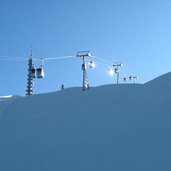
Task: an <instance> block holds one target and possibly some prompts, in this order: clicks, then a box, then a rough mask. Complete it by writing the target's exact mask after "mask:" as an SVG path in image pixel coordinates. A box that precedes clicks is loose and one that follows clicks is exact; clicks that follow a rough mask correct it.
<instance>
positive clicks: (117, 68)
mask: <svg viewBox="0 0 171 171" xmlns="http://www.w3.org/2000/svg"><path fill="white" fill-rule="evenodd" d="M113 66H114V67H115V73H116V74H117V84H119V67H122V66H123V64H122V63H116V64H113Z"/></svg>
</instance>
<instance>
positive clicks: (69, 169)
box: [0, 73, 171, 171]
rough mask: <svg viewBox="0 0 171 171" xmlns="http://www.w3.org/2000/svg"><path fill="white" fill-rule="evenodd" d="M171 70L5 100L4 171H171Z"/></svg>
mask: <svg viewBox="0 0 171 171" xmlns="http://www.w3.org/2000/svg"><path fill="white" fill-rule="evenodd" d="M170 102H171V73H168V74H165V75H163V76H161V77H159V78H157V79H155V80H152V81H151V82H148V83H146V84H144V85H142V84H135V85H134V84H120V85H104V86H100V87H95V88H91V89H90V90H88V91H85V92H83V91H82V90H81V88H70V89H65V90H64V91H58V92H54V93H46V94H39V95H33V96H29V97H17V98H15V99H10V100H6V101H1V102H0V138H1V140H0V170H1V171H20V170H21V171H23V170H24V171H114V170H116V171H129V170H130V171H134V170H137V171H144V170H149V171H161V170H162V171H169V170H171V162H170V155H171V145H170V144H171V136H170V132H171V116H170V115H171V112H170V111H171V103H170Z"/></svg>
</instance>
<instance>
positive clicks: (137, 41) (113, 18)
mask: <svg viewBox="0 0 171 171" xmlns="http://www.w3.org/2000/svg"><path fill="white" fill-rule="evenodd" d="M170 9H171V1H169V0H143V1H141V0H140V1H133V0H129V1H126V0H117V1H116V0H100V1H98V0H36V1H35V0H29V1H26V0H1V1H0V23H1V24H0V26H1V27H0V44H1V46H0V58H2V57H4V56H14V57H23V58H26V57H29V54H30V47H31V46H32V49H33V56H34V57H47V58H48V57H58V56H66V55H75V54H76V53H77V51H81V50H90V51H91V52H92V54H94V55H95V56H97V57H100V58H103V59H105V60H108V61H111V65H112V63H113V62H118V61H119V62H120V61H121V62H123V64H124V67H123V68H122V70H121V74H122V75H123V74H124V73H126V74H127V76H128V75H130V74H131V73H133V74H138V75H139V77H140V79H139V82H140V83H145V82H147V81H149V80H151V79H153V78H155V77H157V76H159V75H161V74H164V73H166V72H169V71H170V70H171V34H170V31H171V11H170ZM95 62H96V60H95ZM98 62H99V61H97V64H96V68H95V69H94V70H90V69H88V76H89V82H90V86H98V85H103V84H112V83H115V78H114V77H109V76H108V74H107V71H106V70H107V68H108V65H105V64H103V63H102V62H100V63H98ZM39 65H40V63H39V62H37V63H36V66H39ZM44 69H45V78H44V79H42V80H38V79H35V81H34V82H35V86H34V92H35V93H36V94H37V93H43V92H50V91H56V90H59V88H60V85H61V84H62V83H63V84H64V85H65V87H74V86H82V72H81V60H80V59H77V58H75V59H74V58H73V59H67V60H61V61H47V62H45V65H44ZM0 72H1V85H0V95H7V94H18V95H25V90H26V83H27V80H26V79H27V62H20V61H0Z"/></svg>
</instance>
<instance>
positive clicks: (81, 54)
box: [77, 51, 92, 91]
mask: <svg viewBox="0 0 171 171" xmlns="http://www.w3.org/2000/svg"><path fill="white" fill-rule="evenodd" d="M77 57H80V58H82V60H83V63H82V71H83V87H82V88H83V91H85V90H87V89H89V82H88V76H87V66H86V59H85V58H86V57H92V55H91V54H90V52H89V51H82V52H78V53H77Z"/></svg>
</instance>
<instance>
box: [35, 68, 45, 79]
mask: <svg viewBox="0 0 171 171" xmlns="http://www.w3.org/2000/svg"><path fill="white" fill-rule="evenodd" d="M36 74H37V78H44V75H45V74H44V70H43V68H42V67H40V68H37V70H36Z"/></svg>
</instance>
